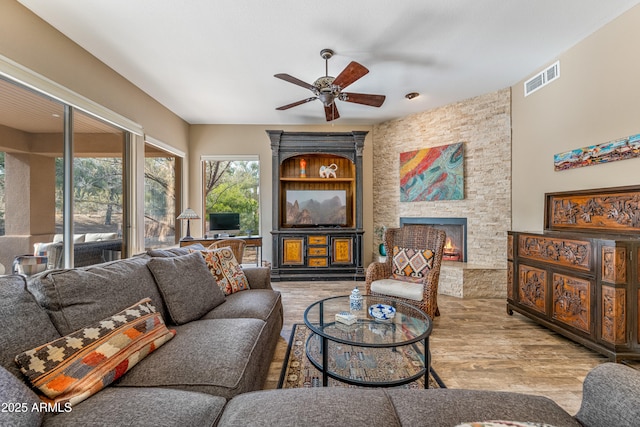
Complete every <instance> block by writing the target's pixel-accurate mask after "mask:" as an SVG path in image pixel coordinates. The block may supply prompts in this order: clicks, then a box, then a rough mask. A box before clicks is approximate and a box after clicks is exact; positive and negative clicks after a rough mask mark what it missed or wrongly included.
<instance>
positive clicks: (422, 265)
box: [392, 246, 434, 283]
mask: <svg viewBox="0 0 640 427" xmlns="http://www.w3.org/2000/svg"><path fill="white" fill-rule="evenodd" d="M433 255H434V254H433V251H432V250H431V249H413V248H403V247H400V246H394V247H393V259H392V261H393V278H394V279H396V280H404V281H407V282H414V283H417V282H421V281H422V280H423V279H424V278H425V276H426V275H427V273H429V270H431V268H432V267H433Z"/></svg>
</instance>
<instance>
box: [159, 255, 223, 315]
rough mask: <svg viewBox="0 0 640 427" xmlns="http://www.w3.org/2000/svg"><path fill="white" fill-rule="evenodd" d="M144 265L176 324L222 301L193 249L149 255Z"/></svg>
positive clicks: (219, 292)
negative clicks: (153, 278) (159, 256)
mask: <svg viewBox="0 0 640 427" xmlns="http://www.w3.org/2000/svg"><path fill="white" fill-rule="evenodd" d="M147 266H148V267H149V270H151V273H152V274H153V277H155V279H156V283H157V284H158V288H159V289H160V293H161V294H162V297H163V298H164V302H165V304H166V305H167V310H168V311H169V315H170V316H171V319H172V320H173V322H174V323H176V324H177V325H181V324H183V323H187V322H190V321H192V320H196V319H199V318H201V317H202V316H203V315H205V314H206V313H208V312H209V311H210V310H212V309H213V308H215V307H217V306H219V305H220V304H222V303H223V302H224V300H225V295H224V293H223V292H222V290H220V287H218V285H217V284H216V280H215V279H214V278H213V276H212V275H211V273H209V269H208V268H207V264H205V262H204V259H203V258H202V255H200V254H199V253H197V252H193V253H190V254H187V255H182V256H177V257H167V258H151V259H150V260H149V262H148V263H147Z"/></svg>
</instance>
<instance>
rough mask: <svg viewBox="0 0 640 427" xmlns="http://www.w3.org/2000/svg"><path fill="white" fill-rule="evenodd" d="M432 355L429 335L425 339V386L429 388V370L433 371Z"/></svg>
mask: <svg viewBox="0 0 640 427" xmlns="http://www.w3.org/2000/svg"><path fill="white" fill-rule="evenodd" d="M430 356H431V355H430V354H429V337H426V338H425V339H424V367H425V372H424V388H429V371H431V357H430Z"/></svg>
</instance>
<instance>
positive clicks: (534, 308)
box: [507, 187, 640, 361]
mask: <svg viewBox="0 0 640 427" xmlns="http://www.w3.org/2000/svg"><path fill="white" fill-rule="evenodd" d="M545 228H546V230H545V232H544V233H529V232H517V231H511V232H509V233H508V248H507V258H508V288H507V311H508V313H509V314H512V313H513V311H517V312H519V313H521V314H523V315H525V316H527V317H529V318H531V319H533V320H535V321H536V322H538V323H540V324H542V325H544V326H546V327H548V328H549V329H552V330H554V331H556V332H558V333H560V334H562V335H564V336H566V337H568V338H570V339H572V340H574V341H576V342H578V343H581V344H583V345H585V346H586V347H589V348H591V349H593V350H595V351H597V352H599V353H602V354H603V355H606V356H607V357H609V358H610V359H611V360H614V361H620V360H623V359H640V335H639V331H640V317H639V315H638V313H639V312H640V310H639V308H640V293H639V292H638V288H639V287H640V281H639V278H638V275H639V272H640V258H639V257H638V250H639V249H640V188H638V187H624V188H614V189H600V190H589V191H580V192H570V193H550V194H547V195H545Z"/></svg>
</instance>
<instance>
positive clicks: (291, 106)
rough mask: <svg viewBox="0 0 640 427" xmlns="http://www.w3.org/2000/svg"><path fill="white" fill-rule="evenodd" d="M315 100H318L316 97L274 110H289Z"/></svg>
mask: <svg viewBox="0 0 640 427" xmlns="http://www.w3.org/2000/svg"><path fill="white" fill-rule="evenodd" d="M316 99H318V98H317V97H316V96H312V97H311V98H307V99H303V100H301V101H297V102H292V103H291V104H287V105H283V106H282V107H278V108H276V110H288V109H289V108H293V107H297V106H298V105H302V104H306V103H307V102H311V101H314V100H316Z"/></svg>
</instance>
